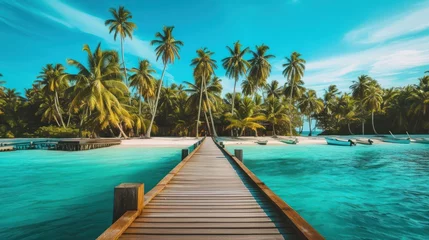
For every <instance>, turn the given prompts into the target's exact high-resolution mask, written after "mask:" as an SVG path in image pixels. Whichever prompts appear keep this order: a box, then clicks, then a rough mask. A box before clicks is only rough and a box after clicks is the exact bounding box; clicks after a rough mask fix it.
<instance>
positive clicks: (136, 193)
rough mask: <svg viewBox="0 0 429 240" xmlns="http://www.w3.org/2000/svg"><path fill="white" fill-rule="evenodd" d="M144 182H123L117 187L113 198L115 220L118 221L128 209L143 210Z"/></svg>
mask: <svg viewBox="0 0 429 240" xmlns="http://www.w3.org/2000/svg"><path fill="white" fill-rule="evenodd" d="M143 203H144V184H143V183H122V184H120V185H118V186H116V187H115V192H114V199H113V221H112V223H114V222H116V220H118V219H119V218H120V217H121V216H122V215H124V213H126V212H127V211H139V212H141V211H142V210H143Z"/></svg>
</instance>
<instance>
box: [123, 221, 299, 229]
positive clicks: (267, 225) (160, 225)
mask: <svg viewBox="0 0 429 240" xmlns="http://www.w3.org/2000/svg"><path fill="white" fill-rule="evenodd" d="M130 227H132V228H275V227H278V228H287V227H289V228H290V227H291V226H290V225H288V224H285V223H283V222H244V223H243V222H236V223H222V222H220V223H180V222H179V223H177V222H172V223H170V222H164V223H153V222H145V223H143V222H134V223H133V224H131V226H130Z"/></svg>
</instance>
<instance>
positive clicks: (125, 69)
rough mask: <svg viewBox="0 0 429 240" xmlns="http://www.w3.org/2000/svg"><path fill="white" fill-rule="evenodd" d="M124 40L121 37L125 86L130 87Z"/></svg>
mask: <svg viewBox="0 0 429 240" xmlns="http://www.w3.org/2000/svg"><path fill="white" fill-rule="evenodd" d="M124 40H125V39H124V38H123V37H121V53H122V65H123V66H124V76H125V84H126V85H127V87H130V86H129V85H128V76H127V67H126V66H125V55H124Z"/></svg>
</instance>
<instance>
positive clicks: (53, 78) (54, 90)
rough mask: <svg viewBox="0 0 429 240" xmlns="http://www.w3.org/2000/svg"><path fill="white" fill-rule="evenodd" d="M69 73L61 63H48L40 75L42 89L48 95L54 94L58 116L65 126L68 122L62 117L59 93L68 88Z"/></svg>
mask: <svg viewBox="0 0 429 240" xmlns="http://www.w3.org/2000/svg"><path fill="white" fill-rule="evenodd" d="M67 77H68V75H67V73H65V67H64V66H63V65H61V64H56V65H55V66H54V65H53V64H47V65H46V66H45V67H43V69H42V72H40V75H39V76H38V79H40V80H39V82H40V84H41V85H42V86H43V88H42V91H44V92H45V95H46V96H49V95H50V94H53V99H54V102H53V103H54V106H55V109H56V111H57V116H58V118H59V121H60V123H61V125H62V126H63V127H64V128H65V127H66V124H65V123H64V120H63V117H62V110H61V107H60V103H59V101H60V100H59V97H58V95H59V94H58V93H59V92H61V91H63V90H64V89H66V88H68V86H69V84H68V79H67Z"/></svg>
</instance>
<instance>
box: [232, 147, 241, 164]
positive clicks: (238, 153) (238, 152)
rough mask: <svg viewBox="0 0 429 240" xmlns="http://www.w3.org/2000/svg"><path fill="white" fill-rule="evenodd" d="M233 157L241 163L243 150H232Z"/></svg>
mask: <svg viewBox="0 0 429 240" xmlns="http://www.w3.org/2000/svg"><path fill="white" fill-rule="evenodd" d="M234 155H235V157H236V158H238V160H240V161H241V162H243V149H234Z"/></svg>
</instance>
